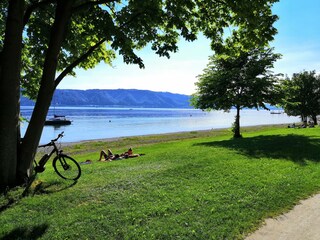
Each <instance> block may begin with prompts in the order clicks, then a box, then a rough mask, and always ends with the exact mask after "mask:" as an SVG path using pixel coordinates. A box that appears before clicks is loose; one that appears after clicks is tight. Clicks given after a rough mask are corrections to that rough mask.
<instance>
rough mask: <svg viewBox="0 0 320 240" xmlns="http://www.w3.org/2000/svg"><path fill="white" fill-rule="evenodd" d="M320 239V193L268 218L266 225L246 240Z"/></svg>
mask: <svg viewBox="0 0 320 240" xmlns="http://www.w3.org/2000/svg"><path fill="white" fill-rule="evenodd" d="M302 239H303V240H319V239H320V194H317V195H314V196H313V197H311V198H308V199H306V200H303V201H301V202H300V204H298V205H297V206H295V207H294V208H293V209H292V210H291V211H289V212H288V213H286V214H283V215H281V216H279V217H277V218H272V219H267V220H266V221H265V225H264V226H262V227H261V228H260V229H258V230H257V231H256V232H254V233H253V234H252V235H250V236H248V237H247V238H246V240H302Z"/></svg>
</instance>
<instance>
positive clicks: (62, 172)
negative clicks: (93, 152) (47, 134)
mask: <svg viewBox="0 0 320 240" xmlns="http://www.w3.org/2000/svg"><path fill="white" fill-rule="evenodd" d="M63 133H64V132H61V133H60V134H59V135H58V137H57V138H55V139H52V140H51V141H50V142H49V143H47V144H44V145H39V146H38V147H39V148H42V147H51V146H52V147H53V149H52V151H51V152H50V153H49V154H48V153H46V154H45V155H43V156H42V158H41V159H40V160H39V162H38V163H37V162H36V160H35V159H34V162H35V167H34V170H35V172H36V173H41V172H43V171H44V170H45V165H46V163H47V162H48V160H49V159H50V157H51V156H52V155H53V154H54V153H55V154H56V156H55V157H54V159H53V161H52V166H53V168H54V171H55V172H56V173H57V174H58V175H59V176H60V177H61V178H63V179H68V180H77V179H79V178H80V176H81V168H80V165H79V164H78V163H77V161H76V160H74V159H73V158H72V157H70V156H68V155H66V154H63V153H62V151H63V150H61V149H59V148H58V147H57V145H56V141H58V139H59V138H62V137H63Z"/></svg>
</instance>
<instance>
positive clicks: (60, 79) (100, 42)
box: [55, 38, 107, 88]
mask: <svg viewBox="0 0 320 240" xmlns="http://www.w3.org/2000/svg"><path fill="white" fill-rule="evenodd" d="M106 40H107V38H103V39H101V40H100V41H99V42H97V43H96V44H95V45H94V46H92V47H91V48H89V50H88V51H87V52H86V53H84V54H83V55H81V56H80V57H79V58H77V59H76V60H75V61H74V62H73V63H71V64H70V65H69V66H68V67H66V68H65V69H64V70H63V71H62V73H60V75H59V76H58V77H57V78H56V80H55V88H56V87H57V86H58V85H59V83H60V82H61V81H62V79H63V78H64V77H65V76H66V75H68V74H69V73H70V72H71V71H72V70H73V69H74V68H75V67H77V66H78V65H79V64H80V63H81V62H82V61H84V60H85V59H86V58H87V57H89V56H90V54H91V53H93V52H94V51H95V50H96V49H97V48H98V47H99V46H100V45H101V44H102V43H104V42H105V41H106Z"/></svg>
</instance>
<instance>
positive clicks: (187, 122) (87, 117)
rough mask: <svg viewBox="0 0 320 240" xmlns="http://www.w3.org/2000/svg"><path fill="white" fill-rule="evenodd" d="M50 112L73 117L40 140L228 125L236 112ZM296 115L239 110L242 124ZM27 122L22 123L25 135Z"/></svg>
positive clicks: (61, 109) (66, 109) (68, 109)
mask: <svg viewBox="0 0 320 240" xmlns="http://www.w3.org/2000/svg"><path fill="white" fill-rule="evenodd" d="M21 108H22V109H21V113H22V116H23V117H25V118H27V119H30V116H31V113H32V109H33V108H32V107H21ZM53 114H57V115H66V116H67V118H68V119H70V120H72V124H71V125H68V126H60V127H53V126H45V127H44V129H43V132H42V137H41V140H40V142H41V143H46V142H49V141H50V140H51V139H53V138H55V137H56V136H57V135H58V134H59V133H60V132H61V131H64V132H65V136H64V138H63V140H62V141H63V142H75V141H82V140H94V139H103V138H113V137H124V136H138V135H147V134H158V133H172V132H180V131H196V130H207V129H217V128H228V127H231V124H232V123H233V122H234V116H235V111H234V110H231V111H230V112H229V113H225V112H223V111H212V112H203V111H201V110H195V109H158V108H157V109H153V108H103V107H56V108H55V109H50V110H49V113H48V118H50V117H52V116H53ZM298 121H299V118H297V117H288V116H287V115H286V114H270V112H269V111H265V110H260V111H256V110H242V111H241V126H253V125H260V124H261V125H263V124H280V123H293V122H298ZM26 127H27V123H23V125H22V134H24V132H25V130H26Z"/></svg>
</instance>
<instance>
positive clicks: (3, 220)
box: [0, 126, 320, 239]
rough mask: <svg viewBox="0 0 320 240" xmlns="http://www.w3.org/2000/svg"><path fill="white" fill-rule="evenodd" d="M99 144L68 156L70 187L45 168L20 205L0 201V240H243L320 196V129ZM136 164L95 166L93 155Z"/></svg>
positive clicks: (16, 200) (14, 196) (13, 196)
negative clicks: (117, 155)
mask: <svg viewBox="0 0 320 240" xmlns="http://www.w3.org/2000/svg"><path fill="white" fill-rule="evenodd" d="M243 136H244V138H243V139H232V138H231V133H230V131H227V130H221V131H218V132H214V131H210V132H207V133H204V132H193V133H182V134H181V135H180V134H172V135H170V134H169V135H157V136H147V137H133V138H125V139H120V140H118V141H98V142H88V143H83V144H77V145H73V146H69V147H68V148H66V150H65V151H66V152H69V153H71V155H72V156H74V157H75V158H76V159H77V160H78V161H79V162H83V161H85V160H87V159H90V160H92V161H93V162H92V164H86V165H81V167H82V171H83V174H82V176H81V178H80V179H79V181H78V182H77V183H75V184H74V183H73V182H69V181H64V180H62V179H60V178H59V177H58V175H57V174H55V173H54V171H53V168H52V167H51V166H48V167H47V169H46V171H45V172H44V173H42V174H38V176H37V178H36V180H35V182H34V183H33V185H32V186H31V188H30V189H29V192H28V195H27V196H26V197H24V198H21V194H22V191H23V189H16V190H15V191H11V192H9V193H8V195H7V196H2V197H1V201H0V204H1V205H0V207H1V212H0V214H1V217H0V224H1V228H0V238H4V239H14V238H17V237H21V238H22V239H26V238H27V239H36V238H40V239H242V238H244V237H245V235H246V234H247V233H248V232H250V231H253V230H254V229H256V228H257V227H258V226H259V225H260V224H261V223H262V221H263V219H265V218H266V217H270V216H275V215H277V214H279V213H281V212H283V211H286V210H288V209H290V208H292V207H293V205H294V204H296V203H297V202H298V201H299V200H300V199H303V198H306V197H308V196H310V195H312V194H313V193H315V192H317V191H319V190H320V180H319V179H320V177H319V176H320V165H319V160H320V159H319V158H318V156H320V137H319V136H320V129H319V128H314V129H287V128H285V127H283V126H282V127H255V128H246V129H244V131H243ZM130 146H133V148H134V151H135V152H137V153H145V154H146V155H144V156H141V157H139V158H134V159H127V160H121V161H112V162H98V161H97V160H98V158H99V152H100V150H101V149H106V148H111V149H112V150H113V151H114V152H122V151H125V150H126V149H127V148H128V147H130Z"/></svg>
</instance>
